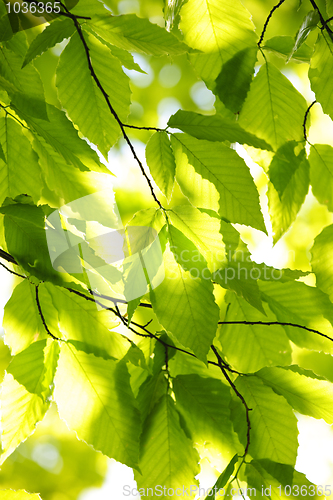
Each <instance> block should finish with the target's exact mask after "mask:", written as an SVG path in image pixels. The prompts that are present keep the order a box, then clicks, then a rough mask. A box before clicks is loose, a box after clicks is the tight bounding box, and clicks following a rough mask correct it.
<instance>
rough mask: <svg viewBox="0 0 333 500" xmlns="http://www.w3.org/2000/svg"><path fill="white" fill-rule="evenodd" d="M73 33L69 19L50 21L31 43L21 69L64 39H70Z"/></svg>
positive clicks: (73, 27) (73, 28)
mask: <svg viewBox="0 0 333 500" xmlns="http://www.w3.org/2000/svg"><path fill="white" fill-rule="evenodd" d="M74 32H75V26H74V23H73V21H72V20H71V19H56V20H54V21H52V22H51V24H49V25H48V26H46V28H45V29H44V30H43V31H42V32H41V33H39V35H37V36H36V38H34V39H33V41H32V42H31V44H30V46H29V49H28V52H27V53H26V56H25V59H24V61H23V66H22V67H24V66H26V65H27V64H29V62H31V61H32V60H33V59H35V58H36V57H38V56H40V55H41V54H43V53H44V52H45V51H47V50H48V49H49V48H51V47H54V46H55V45H56V44H57V43H60V42H62V41H63V40H64V39H65V38H69V37H71V36H72V35H73V33H74Z"/></svg>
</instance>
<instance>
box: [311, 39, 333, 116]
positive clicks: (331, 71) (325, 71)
mask: <svg viewBox="0 0 333 500" xmlns="http://www.w3.org/2000/svg"><path fill="white" fill-rule="evenodd" d="M332 53H333V41H332V40H331V38H330V37H329V36H328V34H327V33H326V32H325V31H323V32H322V33H320V34H319V35H318V39H317V42H316V45H315V51H314V54H313V56H312V58H311V65H310V69H309V80H310V84H311V89H312V90H313V92H314V93H315V94H316V100H317V101H318V102H319V103H320V104H321V106H322V108H323V111H324V113H326V114H328V115H330V117H331V118H333V103H332V96H333V59H332Z"/></svg>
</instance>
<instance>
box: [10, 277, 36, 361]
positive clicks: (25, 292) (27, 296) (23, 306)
mask: <svg viewBox="0 0 333 500" xmlns="http://www.w3.org/2000/svg"><path fill="white" fill-rule="evenodd" d="M43 286H44V285H40V287H41V288H42V287H43ZM3 328H4V330H5V340H6V344H7V345H8V346H9V347H10V349H11V352H12V354H13V355H15V354H17V353H18V352H20V351H22V350H23V349H26V348H27V347H28V346H29V345H30V344H31V343H32V342H33V341H35V340H37V339H38V340H40V339H42V338H45V335H46V333H45V330H44V327H43V325H42V322H41V319H40V316H39V313H38V308H37V304H36V289H35V286H34V285H32V284H31V283H29V281H28V280H24V281H23V282H22V283H20V284H19V285H17V286H16V287H15V288H14V290H13V293H12V296H11V297H10V299H9V301H8V302H7V304H6V306H5V313H4V320H3Z"/></svg>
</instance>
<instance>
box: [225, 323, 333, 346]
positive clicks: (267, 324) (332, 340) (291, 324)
mask: <svg viewBox="0 0 333 500" xmlns="http://www.w3.org/2000/svg"><path fill="white" fill-rule="evenodd" d="M218 324H219V325H264V326H272V325H280V326H292V327H293V328H302V329H303V330H306V331H307V332H311V333H316V334H317V335H320V336H321V337H325V338H326V339H328V340H330V341H331V342H333V339H332V338H331V337H329V336H328V335H325V333H321V332H319V331H318V330H314V329H313V328H308V327H307V326H303V325H298V324H296V323H285V322H283V321H219V323H218Z"/></svg>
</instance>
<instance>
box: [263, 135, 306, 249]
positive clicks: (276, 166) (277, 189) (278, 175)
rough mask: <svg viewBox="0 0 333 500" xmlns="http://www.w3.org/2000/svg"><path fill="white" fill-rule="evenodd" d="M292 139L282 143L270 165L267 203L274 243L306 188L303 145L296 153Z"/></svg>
mask: <svg viewBox="0 0 333 500" xmlns="http://www.w3.org/2000/svg"><path fill="white" fill-rule="evenodd" d="M296 146H297V143H296V142H295V141H291V142H287V143H286V144H284V145H283V146H281V147H280V148H279V149H278V150H277V152H276V154H275V156H274V157H273V160H272V162H271V164H270V167H269V176H270V180H271V183H270V184H269V186H268V193H267V196H268V205H269V212H270V216H271V222H272V228H273V233H274V238H273V239H274V243H276V242H277V241H278V240H279V239H280V238H281V236H282V235H283V234H284V233H285V232H286V231H287V230H288V229H289V227H290V225H291V224H292V223H293V221H294V220H295V219H296V216H297V214H298V212H299V210H300V208H301V206H302V204H303V203H304V200H305V197H306V195H307V193H308V190H309V182H310V178H309V171H310V165H309V162H308V160H307V159H306V156H305V149H304V148H303V149H302V150H301V151H300V153H299V154H298V155H297V156H296V154H295V152H294V150H295V148H296Z"/></svg>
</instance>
